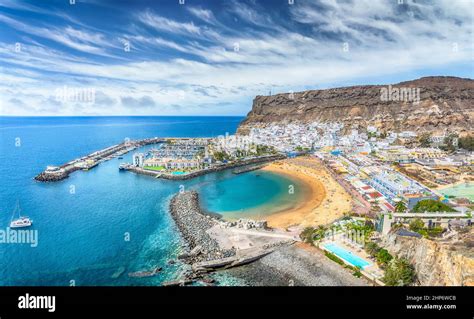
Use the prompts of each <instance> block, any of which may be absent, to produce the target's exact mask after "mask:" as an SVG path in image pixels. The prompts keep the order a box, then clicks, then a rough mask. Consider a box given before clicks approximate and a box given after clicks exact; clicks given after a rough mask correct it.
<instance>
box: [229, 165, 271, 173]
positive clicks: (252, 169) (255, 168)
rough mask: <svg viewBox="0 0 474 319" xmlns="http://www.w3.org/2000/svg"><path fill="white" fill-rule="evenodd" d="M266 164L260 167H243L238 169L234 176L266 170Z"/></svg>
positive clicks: (234, 171) (235, 170)
mask: <svg viewBox="0 0 474 319" xmlns="http://www.w3.org/2000/svg"><path fill="white" fill-rule="evenodd" d="M265 165H266V164H260V165H247V166H242V167H239V168H236V169H234V170H233V171H232V174H236V175H237V174H243V173H247V172H252V171H256V170H258V169H261V168H264V167H265Z"/></svg>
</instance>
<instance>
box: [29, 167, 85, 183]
mask: <svg viewBox="0 0 474 319" xmlns="http://www.w3.org/2000/svg"><path fill="white" fill-rule="evenodd" d="M78 170H80V168H79V167H75V166H72V165H66V166H65V167H62V168H59V169H58V170H56V171H48V170H46V171H44V172H41V173H39V174H38V175H36V176H35V180H37V181H38V182H58V181H61V180H63V179H66V178H68V177H69V174H71V173H72V172H75V171H78Z"/></svg>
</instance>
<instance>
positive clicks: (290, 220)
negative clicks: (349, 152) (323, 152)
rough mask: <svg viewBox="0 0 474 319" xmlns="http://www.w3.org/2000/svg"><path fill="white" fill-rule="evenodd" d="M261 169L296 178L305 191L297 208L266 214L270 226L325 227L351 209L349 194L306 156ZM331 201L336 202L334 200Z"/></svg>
mask: <svg viewBox="0 0 474 319" xmlns="http://www.w3.org/2000/svg"><path fill="white" fill-rule="evenodd" d="M262 170H264V171H269V172H273V173H277V174H282V175H286V176H288V177H290V178H292V179H296V180H298V181H299V182H301V183H302V184H304V185H306V186H307V188H308V190H309V191H308V194H307V195H306V194H305V198H304V199H303V200H302V203H301V204H300V205H298V206H297V207H294V208H290V209H287V210H284V211H281V212H277V213H274V214H271V215H268V216H267V217H266V220H267V222H268V225H269V226H270V227H275V228H287V227H290V226H300V227H306V226H313V227H314V226H319V225H325V224H329V223H331V222H332V221H334V220H336V219H338V218H341V217H343V215H344V213H345V212H348V211H350V210H351V208H352V198H351V197H350V195H349V194H347V192H346V191H345V190H344V189H343V188H342V187H341V186H340V185H339V184H338V183H337V181H335V180H334V179H333V178H332V177H331V176H330V175H329V173H328V172H327V171H326V169H325V168H324V167H323V166H322V165H321V164H320V163H319V162H318V161H317V160H316V159H313V158H307V157H305V158H295V159H287V160H283V161H278V162H274V163H271V164H269V165H267V166H265V167H264V168H262ZM331 198H337V199H338V200H337V201H334V200H332V199H331Z"/></svg>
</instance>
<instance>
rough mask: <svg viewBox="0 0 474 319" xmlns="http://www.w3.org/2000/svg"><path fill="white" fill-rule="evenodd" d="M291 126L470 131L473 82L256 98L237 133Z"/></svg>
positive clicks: (431, 81) (437, 80) (442, 80)
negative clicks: (324, 124)
mask: <svg viewBox="0 0 474 319" xmlns="http://www.w3.org/2000/svg"><path fill="white" fill-rule="evenodd" d="M409 94H411V97H410V95H409ZM417 101H419V103H416V102H417ZM414 102H415V103H414ZM291 122H302V123H305V122H339V123H343V124H344V127H345V131H346V132H347V131H349V130H350V129H351V128H353V127H354V128H361V129H362V128H366V127H367V126H368V125H372V126H376V127H378V128H379V129H381V130H387V131H395V132H397V131H405V130H411V131H418V132H419V131H430V132H445V131H455V132H458V133H465V132H469V131H472V127H473V126H474V80H471V79H462V78H456V77H425V78H421V79H418V80H414V81H408V82H402V83H398V84H394V85H392V86H391V87H389V86H388V85H387V86H385V85H368V86H353V87H344V88H336V89H327V90H311V91H304V92H298V93H292V94H290V93H289V94H277V95H272V96H257V97H256V98H255V99H254V101H253V106H252V110H251V111H250V113H249V114H248V115H247V118H246V119H245V120H244V121H243V122H242V123H241V125H240V126H239V129H238V132H239V133H240V134H247V133H248V131H249V129H250V128H251V127H261V126H265V125H266V124H268V123H291Z"/></svg>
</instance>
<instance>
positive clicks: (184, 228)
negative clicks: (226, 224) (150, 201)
mask: <svg viewBox="0 0 474 319" xmlns="http://www.w3.org/2000/svg"><path fill="white" fill-rule="evenodd" d="M170 211H171V215H172V217H173V219H174V220H175V222H176V225H177V226H178V228H179V230H180V232H181V234H182V236H183V238H184V241H185V247H184V250H185V252H184V253H183V254H182V255H181V256H180V259H182V260H184V261H185V262H186V263H189V264H193V263H197V262H203V261H210V260H218V259H222V258H228V257H232V256H234V255H235V253H236V252H235V249H221V248H220V247H219V244H218V243H217V241H216V240H214V239H213V238H211V237H210V236H209V234H208V233H207V230H209V229H210V228H212V227H213V226H215V225H217V223H218V221H217V220H216V219H215V218H213V217H211V216H209V215H205V214H203V213H202V211H201V208H200V206H199V198H198V194H197V193H196V192H194V191H188V192H182V193H178V194H177V195H175V196H174V197H173V198H172V199H171V203H170Z"/></svg>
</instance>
